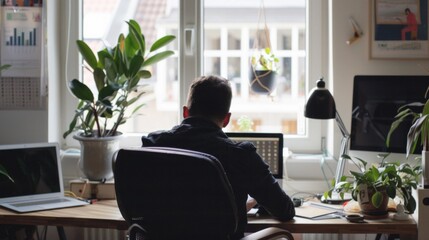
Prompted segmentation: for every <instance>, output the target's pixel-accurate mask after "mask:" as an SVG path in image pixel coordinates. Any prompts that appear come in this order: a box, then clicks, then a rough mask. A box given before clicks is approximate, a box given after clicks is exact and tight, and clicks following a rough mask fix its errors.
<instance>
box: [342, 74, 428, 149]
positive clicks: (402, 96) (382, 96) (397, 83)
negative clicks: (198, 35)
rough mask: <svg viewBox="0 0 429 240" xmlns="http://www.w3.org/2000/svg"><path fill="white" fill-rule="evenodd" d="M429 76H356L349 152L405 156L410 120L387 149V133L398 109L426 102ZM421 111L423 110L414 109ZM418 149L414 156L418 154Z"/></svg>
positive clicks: (398, 131) (400, 128) (395, 132)
mask: <svg viewBox="0 0 429 240" xmlns="http://www.w3.org/2000/svg"><path fill="white" fill-rule="evenodd" d="M428 87H429V76H398V75H394V76H388V75H357V76H355V77H354V83H353V107H352V127H351V134H350V150H360V151H371V152H392V153H405V152H406V144H407V134H408V130H409V128H410V126H411V123H412V119H408V120H407V121H406V122H403V123H402V124H401V125H400V126H399V127H398V128H397V129H396V130H395V131H394V132H393V134H392V136H391V138H390V146H389V147H387V146H386V138H387V134H388V132H389V130H390V126H391V124H392V122H393V121H394V118H395V116H396V114H397V113H398V108H400V107H401V106H404V105H405V104H408V103H412V102H421V103H424V102H426V99H425V93H426V90H427V89H428ZM413 110H414V111H417V112H421V111H422V107H419V108H414V109H413ZM420 152H421V148H420V149H418V150H416V152H415V153H417V154H418V153H420Z"/></svg>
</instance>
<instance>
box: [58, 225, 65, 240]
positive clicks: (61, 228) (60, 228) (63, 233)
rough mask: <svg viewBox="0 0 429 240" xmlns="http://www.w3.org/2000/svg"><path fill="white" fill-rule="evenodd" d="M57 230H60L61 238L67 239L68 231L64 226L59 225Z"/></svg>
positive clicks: (62, 239)
mask: <svg viewBox="0 0 429 240" xmlns="http://www.w3.org/2000/svg"><path fill="white" fill-rule="evenodd" d="M57 231H58V237H59V238H60V239H61V240H67V236H66V232H65V231H64V227H63V226H57Z"/></svg>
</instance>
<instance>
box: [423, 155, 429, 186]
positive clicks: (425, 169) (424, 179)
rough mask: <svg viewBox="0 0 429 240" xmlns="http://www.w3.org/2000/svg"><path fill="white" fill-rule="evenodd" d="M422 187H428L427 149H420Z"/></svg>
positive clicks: (428, 165)
mask: <svg viewBox="0 0 429 240" xmlns="http://www.w3.org/2000/svg"><path fill="white" fill-rule="evenodd" d="M422 169H423V173H422V187H423V188H425V189H428V188H429V151H422Z"/></svg>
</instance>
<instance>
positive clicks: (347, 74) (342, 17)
mask: <svg viewBox="0 0 429 240" xmlns="http://www.w3.org/2000/svg"><path fill="white" fill-rule="evenodd" d="M370 2H373V1H372V0H359V1H356V0H330V10H331V12H332V13H333V14H331V36H330V38H331V49H332V52H331V69H330V78H331V79H330V80H331V81H330V84H332V85H331V86H330V87H332V88H331V90H332V93H333V96H334V98H335V102H336V105H337V110H338V112H339V113H340V115H341V117H342V119H343V121H344V124H345V125H346V127H347V129H348V130H349V131H350V127H351V117H350V116H351V111H352V91H353V89H352V88H353V77H354V76H355V75H357V74H373V75H429V73H428V72H425V71H424V70H423V69H422V68H421V67H420V66H419V64H420V65H422V66H426V67H429V60H379V59H369V46H370V45H369V41H370V39H369V36H370V34H369V32H370V23H369V18H370V15H369V9H370ZM349 17H353V18H354V19H355V20H356V22H357V23H358V24H359V26H360V27H361V28H362V30H363V32H364V35H363V36H362V38H360V39H358V40H357V41H356V42H354V43H353V44H351V45H347V44H346V41H347V40H348V39H349V38H350V37H351V36H352V34H353V31H352V26H351V24H350V22H349ZM332 128H333V129H335V138H334V139H332V138H330V141H329V144H330V146H329V149H333V153H338V152H339V151H340V140H341V133H340V131H339V130H338V128H337V127H336V126H334V127H332ZM332 128H331V129H332ZM328 136H329V134H328ZM350 154H351V155H352V154H353V152H351V153H350ZM375 154H376V153H373V156H375Z"/></svg>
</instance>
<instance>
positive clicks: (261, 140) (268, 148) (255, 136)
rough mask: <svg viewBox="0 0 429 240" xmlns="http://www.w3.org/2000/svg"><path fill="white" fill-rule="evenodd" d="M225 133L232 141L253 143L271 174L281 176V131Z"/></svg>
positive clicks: (276, 176) (279, 177) (278, 177)
mask: <svg viewBox="0 0 429 240" xmlns="http://www.w3.org/2000/svg"><path fill="white" fill-rule="evenodd" d="M226 135H227V136H228V137H229V138H230V139H231V140H233V141H237V142H243V141H248V142H251V143H253V145H255V147H256V149H257V150H256V151H257V152H258V154H259V155H260V156H261V157H262V159H263V160H264V161H265V162H266V163H267V164H268V165H269V168H270V171H271V173H272V174H273V176H274V177H275V178H277V179H281V178H283V134H282V133H256V132H227V133H226Z"/></svg>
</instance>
